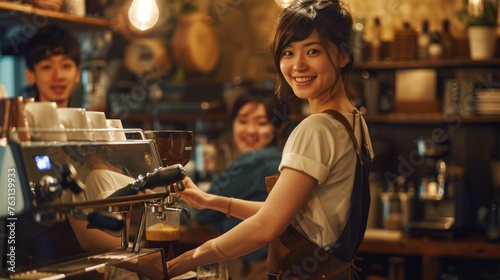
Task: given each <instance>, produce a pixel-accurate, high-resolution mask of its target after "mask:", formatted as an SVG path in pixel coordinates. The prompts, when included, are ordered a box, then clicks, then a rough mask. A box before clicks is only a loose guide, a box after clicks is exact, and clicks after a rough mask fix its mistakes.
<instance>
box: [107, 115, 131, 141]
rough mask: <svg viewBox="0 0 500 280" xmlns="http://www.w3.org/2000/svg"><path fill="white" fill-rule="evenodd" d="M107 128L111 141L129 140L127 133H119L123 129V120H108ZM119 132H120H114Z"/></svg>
mask: <svg viewBox="0 0 500 280" xmlns="http://www.w3.org/2000/svg"><path fill="white" fill-rule="evenodd" d="M106 127H107V128H108V129H110V130H111V131H110V132H109V140H110V141H123V140H127V137H126V136H125V132H123V131H119V130H121V129H123V124H122V120H120V119H106ZM113 130H118V131H113Z"/></svg>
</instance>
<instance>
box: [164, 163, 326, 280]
mask: <svg viewBox="0 0 500 280" xmlns="http://www.w3.org/2000/svg"><path fill="white" fill-rule="evenodd" d="M185 183H186V182H185ZM188 183H189V182H188ZM316 185H317V180H316V179H314V178H312V177H310V176H309V175H307V174H305V173H303V172H300V171H296V170H293V169H290V168H284V169H283V170H282V172H281V175H280V177H279V179H278V181H277V182H276V185H275V186H274V188H273V190H272V192H271V193H270V194H269V196H268V198H267V199H266V201H265V202H264V203H263V204H262V205H261V207H256V206H255V205H254V204H253V203H248V202H245V201H241V200H235V199H233V202H232V203H234V208H233V204H231V209H234V210H232V211H234V212H235V213H238V215H240V214H241V215H242V216H245V215H248V214H249V213H251V212H252V211H256V209H258V210H257V211H256V213H255V215H253V216H249V217H248V218H247V219H245V220H244V221H243V222H241V223H240V224H239V225H238V226H236V227H235V228H233V229H231V230H230V231H228V232H227V233H225V234H223V235H221V236H219V237H218V238H215V239H212V240H209V241H207V242H206V243H204V244H202V245H201V246H200V247H198V248H196V249H194V250H191V251H188V252H186V253H184V254H182V255H181V256H179V257H178V258H176V259H174V260H172V261H169V262H168V263H167V267H168V271H169V275H170V276H172V277H174V276H177V275H180V274H182V273H185V272H187V271H189V270H192V269H195V268H196V267H197V266H199V265H202V264H207V263H213V262H218V261H221V260H227V259H232V258H236V257H239V256H242V255H245V254H248V253H250V252H253V251H255V250H257V249H259V248H261V247H263V246H265V245H267V244H269V243H270V242H272V241H273V240H274V239H276V238H277V237H278V236H279V235H280V234H281V233H282V232H283V231H284V230H285V229H286V227H287V226H288V225H289V224H290V221H291V220H292V218H293V217H294V216H295V215H296V214H297V212H298V211H299V210H300V208H301V207H302V205H303V204H304V203H305V202H306V200H307V198H308V197H309V194H310V193H311V191H312V190H313V188H314V187H315V186H316ZM186 190H188V188H187V187H186ZM204 201H206V202H204V203H206V204H203V203H201V204H199V205H210V206H211V207H214V208H217V209H216V210H218V211H224V209H225V207H227V205H228V202H229V201H228V199H227V198H225V200H224V199H223V198H209V199H205V200H204ZM224 202H225V203H224ZM235 202H236V203H235ZM247 203H248V204H247ZM224 204H225V206H224ZM246 206H248V207H250V208H251V210H244V209H243V208H245V207H246ZM214 208H212V209H214ZM235 216H236V215H235Z"/></svg>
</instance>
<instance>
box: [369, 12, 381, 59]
mask: <svg viewBox="0 0 500 280" xmlns="http://www.w3.org/2000/svg"><path fill="white" fill-rule="evenodd" d="M381 36H382V26H381V24H380V18H379V17H375V19H374V20H373V38H372V41H371V59H372V61H380V46H381V44H382V39H381Z"/></svg>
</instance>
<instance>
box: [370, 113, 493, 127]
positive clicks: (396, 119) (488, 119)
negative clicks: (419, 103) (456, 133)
mask: <svg viewBox="0 0 500 280" xmlns="http://www.w3.org/2000/svg"><path fill="white" fill-rule="evenodd" d="M364 117H365V120H366V121H367V122H369V123H387V124H434V125H439V124H447V123H457V122H460V123H471V124H472V123H477V124H480V123H485V124H486V123H500V115H492V116H477V115H472V116H468V117H462V116H459V115H454V116H447V117H445V116H443V114H441V113H440V112H429V113H388V114H366V115H364Z"/></svg>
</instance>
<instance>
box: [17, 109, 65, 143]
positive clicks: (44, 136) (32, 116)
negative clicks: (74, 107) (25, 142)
mask: <svg viewBox="0 0 500 280" xmlns="http://www.w3.org/2000/svg"><path fill="white" fill-rule="evenodd" d="M24 114H25V115H26V119H27V121H28V125H29V127H30V131H31V136H32V140H33V141H37V140H38V141H66V140H67V137H66V133H64V125H63V124H62V123H61V121H60V120H59V115H58V114H57V104H56V103H55V102H29V103H27V104H25V106H24Z"/></svg>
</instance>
